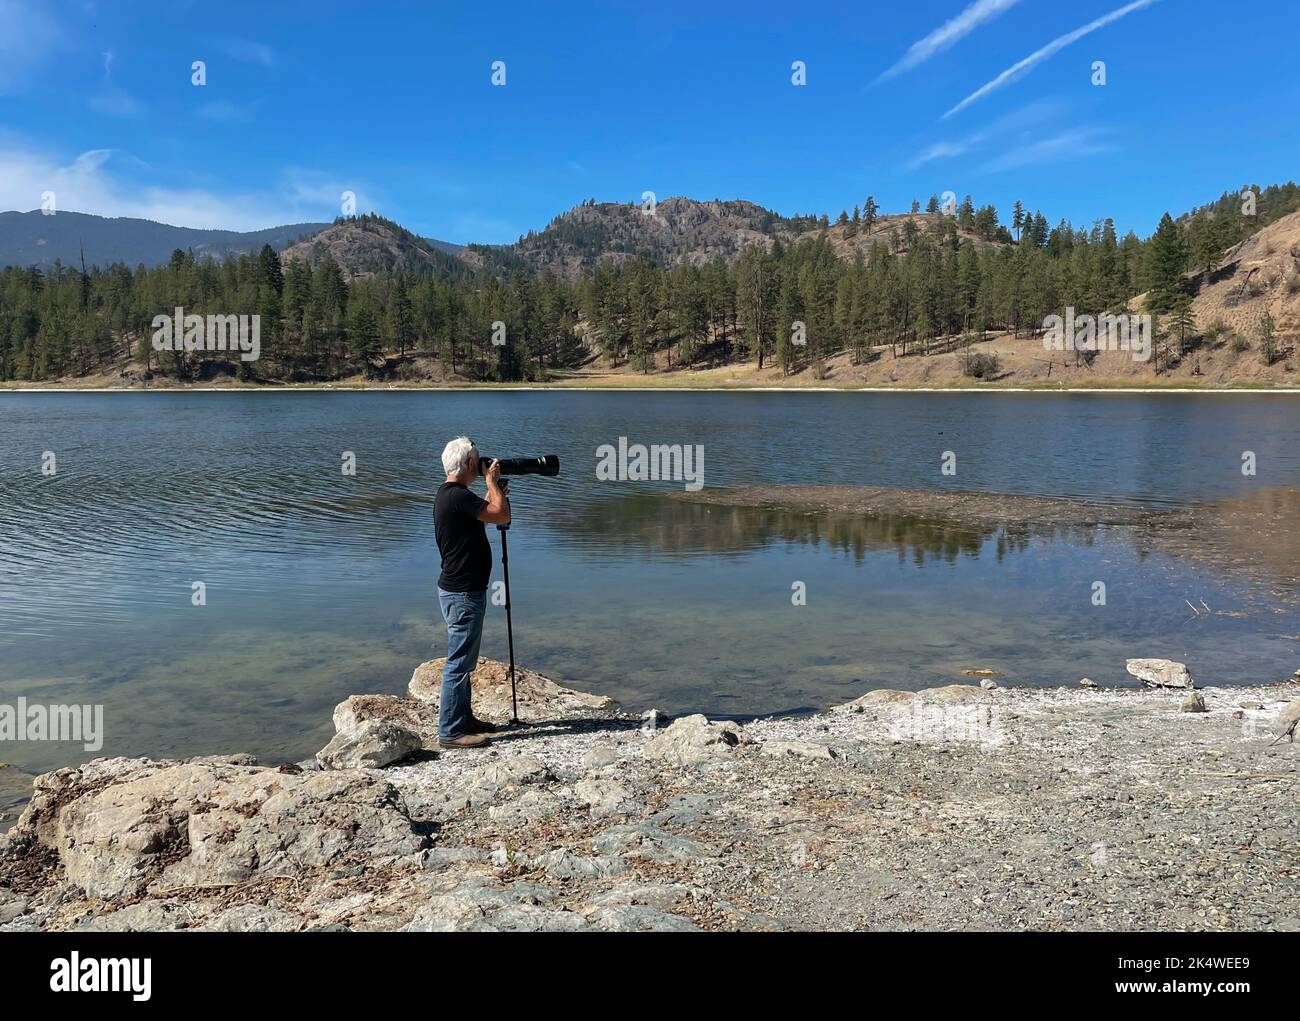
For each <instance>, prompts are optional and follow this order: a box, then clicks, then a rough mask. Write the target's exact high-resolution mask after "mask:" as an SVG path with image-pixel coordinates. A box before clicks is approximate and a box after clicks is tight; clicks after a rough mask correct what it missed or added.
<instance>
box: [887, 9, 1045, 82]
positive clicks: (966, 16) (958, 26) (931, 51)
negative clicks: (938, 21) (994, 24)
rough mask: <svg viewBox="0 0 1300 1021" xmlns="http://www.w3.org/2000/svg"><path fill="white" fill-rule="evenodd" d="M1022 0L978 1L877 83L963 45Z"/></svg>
mask: <svg viewBox="0 0 1300 1021" xmlns="http://www.w3.org/2000/svg"><path fill="white" fill-rule="evenodd" d="M1019 2H1020V0H975V2H974V3H973V4H971V5H970V6H969V7H967V8H966V9H965V10H964V11H962V12H961V13H960V14H958V15H957V16H956V17H955V18H952V19H951V20H949V21H946V22H944V23H943V24H942V25H940V26H939V27H938V28H936V29H935V30H934V31H933V32H931V33H930V34H929V35H927V36H926V37H925V38H924V39H918V40H917V41H916V42H914V43H912V45H911V46H909V47H908V49H907V52H906V53H904V54H903V56H902V57H901V58H899V61H898V63H896V64H895V65H894V66H893V67H891V68H890V69H889V70H888V71H885V72H884V73H882V74H881V75H880V77H879V78H877V79H876V81H884V80H885V79H886V78H893V77H894V76H895V75H899V74H902V73H903V72H904V71H910V70H911V69H912V68H914V67H916V66H918V65H919V64H924V63H925V62H926V61H927V60H929V59H930V58H931V57H933V56H934V55H935V54H936V53H942V52H943V51H944V50H946V49H948V48H949V47H951V46H954V45H955V44H956V43H958V42H960V41H961V40H962V39H964V38H965V37H966V36H968V35H970V34H971V33H972V32H974V31H975V29H977V28H979V27H980V25H982V24H984V22H986V21H991V20H992V19H994V18H996V17H997V16H998V15H999V14H1001V13H1002V12H1003V11H1005V10H1008V9H1009V8H1011V7H1014V6H1015V5H1016V4H1018V3H1019Z"/></svg>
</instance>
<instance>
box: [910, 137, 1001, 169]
mask: <svg viewBox="0 0 1300 1021" xmlns="http://www.w3.org/2000/svg"><path fill="white" fill-rule="evenodd" d="M983 140H984V136H983V135H971V136H970V137H969V138H963V139H959V140H958V141H955V142H935V143H934V144H933V145H931V146H930V147H929V148H927V149H922V150H921V151H920V152H919V153H917V154H916V155H915V156H913V157H912V158H911V159H910V160H908V161H907V169H908V170H917V169H919V168H921V167H923V166H925V165H926V164H927V163H933V162H934V161H935V160H948V159H953V158H954V157H956V156H964V155H966V153H968V152H970V151H971V150H972V149H974V148H976V147H978V146H979V145H980V144H981V143H982V142H983Z"/></svg>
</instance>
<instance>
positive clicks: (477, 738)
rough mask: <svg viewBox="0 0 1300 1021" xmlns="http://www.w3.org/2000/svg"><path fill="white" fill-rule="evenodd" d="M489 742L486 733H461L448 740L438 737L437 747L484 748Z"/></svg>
mask: <svg viewBox="0 0 1300 1021" xmlns="http://www.w3.org/2000/svg"><path fill="white" fill-rule="evenodd" d="M491 743H492V742H491V741H490V740H489V739H488V736H487V735H486V734H462V735H461V736H460V737H453V738H452V739H451V740H450V741H443V740H442V739H441V738H439V740H438V747H439V748H446V749H448V750H449V751H450V750H451V749H452V748H486V747H487V746H488V745H490V744H491Z"/></svg>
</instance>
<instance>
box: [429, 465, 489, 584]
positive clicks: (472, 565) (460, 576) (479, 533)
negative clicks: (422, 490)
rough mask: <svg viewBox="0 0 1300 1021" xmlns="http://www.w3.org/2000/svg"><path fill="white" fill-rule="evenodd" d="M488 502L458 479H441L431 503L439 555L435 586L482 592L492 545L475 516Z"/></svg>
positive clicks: (486, 578)
mask: <svg viewBox="0 0 1300 1021" xmlns="http://www.w3.org/2000/svg"><path fill="white" fill-rule="evenodd" d="M486 506H487V501H486V500H484V499H483V498H482V497H480V496H477V495H475V494H474V493H471V492H470V491H469V489H468V488H466V487H465V486H463V485H461V484H460V483H459V482H444V483H443V484H442V488H441V489H439V490H438V498H437V499H436V500H435V501H434V503H433V532H434V536H435V537H436V538H437V540H438V552H439V553H441V554H442V574H441V575H439V576H438V588H440V589H442V590H443V591H444V592H483V591H484V590H486V589H487V586H488V576H489V575H491V573H492V547H491V546H489V545H488V538H487V529H486V528H484V527H483V522H481V521H480V520H479V519H478V516H479V514H480V513H481V512H482V511H483V508H484V507H486Z"/></svg>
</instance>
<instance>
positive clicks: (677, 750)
mask: <svg viewBox="0 0 1300 1021" xmlns="http://www.w3.org/2000/svg"><path fill="white" fill-rule="evenodd" d="M745 741H747V738H746V736H745V734H744V730H743V728H742V727H741V726H740V724H738V723H731V722H723V723H711V722H709V719H708V717H706V716H702V715H701V714H699V713H696V714H695V715H693V716H683V717H682V718H681V719H680V720H677V721H676V722H674V723H673V724H672V725H671V726H669V727H666V728H664V729H663V730H661V731H659V732H658V733H656V734H655V736H654V737H652V738H650V740H649V741H647V742H646V743H645V748H644V749H643V754H644V755H645V757H646V758H647V759H662V760H663V761H665V762H674V763H676V764H677V765H679V766H697V765H699V764H700V763H701V762H707V761H708V760H710V759H718V758H726V757H727V756H729V755H731V754H732V752H734V751H735V749H736V748H737V746H739V745H740V744H741V743H742V742H745Z"/></svg>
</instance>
